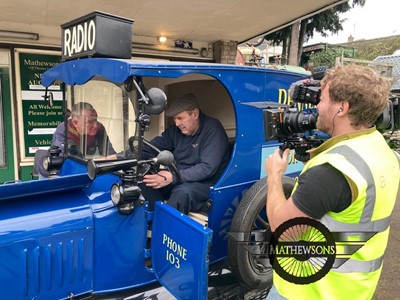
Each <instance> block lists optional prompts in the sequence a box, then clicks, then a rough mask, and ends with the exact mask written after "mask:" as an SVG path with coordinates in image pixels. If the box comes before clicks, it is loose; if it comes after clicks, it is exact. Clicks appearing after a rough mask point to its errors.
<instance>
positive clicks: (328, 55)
mask: <svg viewBox="0 0 400 300" xmlns="http://www.w3.org/2000/svg"><path fill="white" fill-rule="evenodd" d="M342 55H343V57H353V55H352V53H350V52H346V51H343V50H342V49H340V48H328V49H327V50H323V51H318V52H315V53H312V54H311V55H310V58H309V61H311V62H313V65H314V67H319V66H328V68H332V67H334V66H335V62H336V57H338V56H342Z"/></svg>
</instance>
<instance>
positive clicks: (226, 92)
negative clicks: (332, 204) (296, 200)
mask: <svg viewBox="0 0 400 300" xmlns="http://www.w3.org/2000/svg"><path fill="white" fill-rule="evenodd" d="M87 28H89V27H87ZM75 46H76V45H75ZM75 50H76V49H75ZM92 54H93V53H91V55H89V56H93V55H92ZM304 77H305V75H304V74H300V73H295V72H290V71H287V70H275V69H268V68H255V67H246V66H235V65H221V64H205V63H190V62H186V63H184V62H163V61H161V62H160V61H136V60H131V59H116V58H106V57H88V58H74V59H65V61H63V62H62V63H60V64H59V65H57V66H55V67H53V68H51V69H49V70H48V71H47V72H45V73H44V74H43V76H42V79H41V80H42V82H41V83H42V85H43V86H44V87H46V88H47V89H46V93H45V95H44V96H45V100H46V101H49V102H50V104H51V103H52V102H57V101H56V100H55V99H58V98H60V99H61V98H62V99H63V102H62V103H63V105H62V107H63V112H64V115H65V118H66V121H67V118H68V116H69V114H68V109H69V108H71V106H72V105H73V104H75V103H78V102H83V101H85V102H89V103H90V104H91V105H92V106H93V107H95V109H96V111H97V114H98V120H99V121H100V122H101V123H102V124H103V126H104V127H105V129H106V131H107V133H108V136H109V138H110V142H111V143H112V146H113V148H114V149H115V152H116V153H117V155H116V158H115V159H113V160H109V159H107V157H104V156H102V155H101V154H100V153H87V152H85V151H84V150H83V149H81V148H79V147H78V148H77V147H72V146H73V145H68V143H69V141H68V140H65V141H64V145H62V146H63V149H64V150H65V151H64V150H62V149H60V148H51V149H50V150H49V151H48V153H47V155H46V157H45V158H44V160H43V163H44V166H43V165H42V166H40V167H41V168H45V169H46V171H47V172H48V174H47V175H48V177H47V178H44V179H40V180H31V181H24V182H14V183H10V184H4V185H2V186H0V237H1V238H0V291H1V296H0V298H2V299H67V298H89V297H95V298H96V299H98V298H102V297H104V298H110V297H112V296H113V295H115V294H118V293H120V292H121V291H125V290H132V289H135V288H138V287H143V286H146V285H148V284H151V283H154V282H159V283H161V284H162V285H163V286H165V287H166V288H167V290H168V291H169V292H170V293H171V294H172V295H174V296H175V297H177V298H179V299H205V298H207V289H208V282H207V280H208V271H209V267H210V266H213V265H215V264H217V263H219V262H222V261H228V262H229V268H231V270H232V271H233V272H234V274H235V275H236V277H237V278H238V279H239V280H240V281H241V282H243V284H245V285H246V286H247V287H249V289H260V288H267V287H268V286H270V284H271V277H272V276H271V266H270V264H269V261H268V259H265V258H263V256H260V255H257V254H261V253H262V252H263V249H262V247H263V246H262V245H263V243H257V241H258V240H257V239H258V237H259V236H260V233H263V232H265V231H266V230H267V229H268V221H267V218H266V214H265V201H266V199H265V195H266V180H265V179H262V178H263V177H264V176H265V174H264V166H263V165H264V160H265V157H266V156H267V155H269V154H270V153H272V152H273V151H274V150H275V149H276V148H277V147H278V146H279V145H280V144H281V143H280V142H281V140H280V138H279V135H280V134H282V133H283V134H284V135H287V136H290V135H292V133H293V134H294V137H293V139H292V140H291V139H287V141H288V143H289V144H290V143H291V144H290V145H289V146H290V147H292V148H295V147H296V145H298V143H301V141H302V142H303V143H304V141H305V139H303V138H301V137H299V135H301V134H299V135H296V134H295V132H296V131H297V132H304V131H306V130H307V129H308V128H307V124H308V123H309V122H312V118H309V117H307V115H306V114H300V113H293V114H291V115H290V118H289V119H287V120H286V125H285V126H286V128H282V127H280V125H279V124H280V122H279V114H280V113H279V111H280V110H281V109H280V107H286V106H287V104H289V96H288V89H289V87H290V85H291V84H292V83H293V82H295V81H297V80H299V79H302V78H304ZM51 91H52V92H51ZM188 92H190V93H193V94H195V95H196V96H197V97H198V99H199V102H200V107H201V110H202V111H204V112H205V113H207V114H209V115H211V116H213V117H215V118H218V119H219V120H221V122H222V124H223V125H224V128H225V130H226V132H227V135H228V137H229V140H230V144H231V149H230V158H229V164H228V166H227V167H226V169H225V171H224V173H223V175H222V176H221V177H220V179H219V180H218V182H216V183H215V184H214V185H213V186H212V187H211V188H210V191H209V197H208V199H207V201H206V204H207V205H205V206H204V207H203V208H202V209H201V210H200V211H197V212H190V213H189V214H188V215H186V214H182V213H180V212H179V211H177V210H176V209H174V208H172V207H170V206H169V205H168V204H165V200H167V199H160V201H158V202H157V203H156V205H155V209H154V210H150V209H149V205H148V202H147V201H146V199H145V198H144V197H143V195H142V193H141V190H140V188H139V187H138V185H139V184H140V183H141V181H142V180H143V176H144V175H145V174H147V173H148V172H152V171H154V170H157V168H165V167H166V168H169V169H170V170H171V171H172V172H175V173H177V174H176V175H177V176H179V170H177V169H176V167H175V165H174V161H173V157H171V154H170V153H168V152H164V151H161V152H160V153H159V154H158V155H157V156H155V157H153V158H150V159H146V160H144V159H141V155H140V149H141V148H142V147H143V145H144V144H147V143H148V142H147V141H148V140H150V139H151V138H153V137H154V136H156V135H158V134H160V132H161V131H162V130H163V129H164V127H165V126H166V125H168V124H169V122H171V120H168V119H167V118H165V117H164V113H163V111H164V109H165V108H166V106H167V105H169V104H170V103H171V102H172V101H173V100H174V99H176V98H177V97H179V96H180V95H182V94H185V93H188ZM59 103H60V102H59ZM309 116H312V114H310V115H309ZM277 118H278V119H277ZM277 124H278V125H279V126H277ZM288 129H290V130H292V131H293V132H289V130H288ZM299 141H300V142H299ZM315 142H317V141H315ZM310 144H312V142H310ZM127 149H130V150H132V151H135V152H136V153H137V155H136V156H129V157H128V156H126V155H125V154H126V153H127V152H128V151H126V150H127ZM132 151H131V152H132ZM301 166H302V163H299V162H297V161H296V160H295V159H294V158H292V159H291V161H290V165H289V168H288V174H287V175H288V178H287V180H286V181H285V191H286V192H287V193H289V192H290V191H291V188H292V186H293V181H292V180H291V179H290V177H294V176H296V174H298V172H299V170H300V169H301ZM229 233H235V234H234V235H229ZM232 236H234V238H232ZM242 242H246V243H247V246H246V247H243V243H242Z"/></svg>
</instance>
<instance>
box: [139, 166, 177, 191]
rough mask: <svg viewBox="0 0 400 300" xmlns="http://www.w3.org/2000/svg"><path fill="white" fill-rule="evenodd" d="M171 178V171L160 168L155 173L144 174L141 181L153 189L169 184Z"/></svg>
mask: <svg viewBox="0 0 400 300" xmlns="http://www.w3.org/2000/svg"><path fill="white" fill-rule="evenodd" d="M173 180H174V178H173V176H172V173H171V172H169V171H165V170H162V171H160V172H158V173H157V174H151V175H146V176H144V179H143V182H144V183H145V184H146V186H148V187H151V188H153V189H160V188H163V187H164V186H167V185H169V184H170V183H171V182H172V181H173Z"/></svg>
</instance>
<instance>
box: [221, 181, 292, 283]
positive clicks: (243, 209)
mask: <svg viewBox="0 0 400 300" xmlns="http://www.w3.org/2000/svg"><path fill="white" fill-rule="evenodd" d="M282 184H283V189H284V193H285V196H286V198H289V197H290V195H291V193H292V190H293V187H294V184H295V180H294V179H293V178H290V177H286V176H284V177H282ZM266 200H267V179H266V177H264V178H261V179H260V180H259V181H257V182H256V183H255V184H253V185H252V186H251V187H250V189H248V190H247V191H246V192H245V194H244V196H243V199H242V200H241V202H240V203H239V205H238V207H237V209H236V211H235V214H234V216H233V219H232V224H231V228H230V232H232V233H238V232H240V233H243V234H244V241H250V240H251V232H252V231H253V229H257V227H256V218H257V216H260V217H262V218H263V219H264V220H265V221H266V223H268V220H267V218H266V210H265V209H266V203H267V201H266ZM264 225H265V224H264ZM267 227H269V226H267ZM228 260H229V265H230V266H231V268H232V271H233V273H234V274H235V276H236V277H237V278H238V279H239V280H240V281H241V282H242V283H243V284H245V285H246V286H247V287H248V288H250V289H263V288H268V287H270V286H271V285H272V267H267V268H263V267H262V266H261V265H258V266H257V265H255V264H254V260H253V259H252V258H251V255H250V254H249V252H248V251H246V250H245V249H244V247H243V245H240V244H239V243H238V242H237V241H236V240H235V239H234V238H232V236H229V237H228Z"/></svg>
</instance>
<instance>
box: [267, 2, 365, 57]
mask: <svg viewBox="0 0 400 300" xmlns="http://www.w3.org/2000/svg"><path fill="white" fill-rule="evenodd" d="M365 1H366V0H349V1H348V2H344V3H341V4H339V5H337V6H335V7H333V8H330V9H327V10H325V11H323V12H321V13H319V14H317V15H314V16H312V17H310V18H308V19H306V20H304V21H302V25H301V26H302V27H303V26H305V28H300V32H301V33H302V34H301V40H300V41H299V53H298V56H300V55H301V51H302V48H303V43H304V42H306V41H308V40H309V39H310V38H311V37H313V35H314V32H319V33H320V34H321V35H322V36H327V35H328V32H329V33H331V34H337V33H338V32H339V31H340V30H343V27H342V22H343V21H344V20H343V19H340V14H341V13H344V12H347V11H348V10H350V9H351V8H353V7H354V6H356V5H360V6H364V4H365ZM290 35H291V26H288V27H286V28H283V29H282V30H279V31H277V32H274V33H271V34H268V35H266V36H264V39H265V40H267V41H270V42H271V44H273V45H281V44H282V43H283V42H284V41H285V40H287V39H289V38H290ZM284 46H286V47H288V44H286V43H284ZM283 53H288V51H287V49H283Z"/></svg>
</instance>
